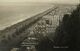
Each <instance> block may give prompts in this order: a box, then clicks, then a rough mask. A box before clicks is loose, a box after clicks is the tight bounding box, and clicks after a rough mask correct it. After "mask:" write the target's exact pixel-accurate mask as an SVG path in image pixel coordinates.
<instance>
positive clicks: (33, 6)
mask: <svg viewBox="0 0 80 51" xmlns="http://www.w3.org/2000/svg"><path fill="white" fill-rule="evenodd" d="M53 6H54V5H52V4H48V3H1V4H0V30H3V29H4V28H6V27H8V26H11V25H13V24H16V23H18V22H20V21H23V20H25V19H28V18H30V17H31V16H34V15H36V14H38V13H41V12H43V11H45V10H47V9H49V8H51V7H53Z"/></svg>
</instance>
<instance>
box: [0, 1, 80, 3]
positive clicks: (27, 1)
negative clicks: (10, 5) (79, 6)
mask: <svg viewBox="0 0 80 51" xmlns="http://www.w3.org/2000/svg"><path fill="white" fill-rule="evenodd" d="M0 2H52V3H72V4H74V3H79V2H80V0H0Z"/></svg>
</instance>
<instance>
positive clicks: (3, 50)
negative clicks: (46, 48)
mask: <svg viewBox="0 0 80 51" xmlns="http://www.w3.org/2000/svg"><path fill="white" fill-rule="evenodd" d="M70 10H71V8H69V7H63V8H62V6H61V7H60V6H56V7H54V8H50V9H48V10H46V11H44V12H43V13H40V14H37V15H35V16H32V17H30V18H29V19H26V20H24V21H22V22H19V23H17V24H15V25H12V26H10V27H7V28H6V29H4V30H2V31H1V32H0V51H10V50H11V49H13V48H18V49H20V48H19V47H24V46H26V47H28V49H30V48H33V47H34V46H35V45H36V44H38V42H39V41H40V40H41V39H43V38H44V37H46V36H47V37H48V38H49V39H50V40H52V39H51V38H52V37H54V32H55V29H56V28H57V27H58V26H59V24H60V22H61V20H62V18H63V16H64V14H70V12H71V11H70ZM52 33H53V34H52ZM50 34H51V35H50ZM52 41H53V40H52ZM21 50H22V49H21Z"/></svg>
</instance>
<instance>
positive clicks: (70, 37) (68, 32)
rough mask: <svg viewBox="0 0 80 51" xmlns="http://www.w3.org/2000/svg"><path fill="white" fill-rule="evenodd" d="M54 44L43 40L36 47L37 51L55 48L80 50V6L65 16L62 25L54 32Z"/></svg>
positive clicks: (51, 50)
mask: <svg viewBox="0 0 80 51" xmlns="http://www.w3.org/2000/svg"><path fill="white" fill-rule="evenodd" d="M55 31H56V32H55V38H54V37H53V40H54V42H52V41H51V40H49V39H48V38H46V39H43V40H42V41H41V42H40V43H39V44H38V45H37V46H36V47H37V50H38V51H53V49H54V46H55V47H63V48H66V47H67V48H80V5H78V6H77V8H76V9H75V10H73V12H72V13H71V15H69V14H65V15H64V17H63V20H62V23H61V24H60V25H59V27H57V29H56V30H55Z"/></svg>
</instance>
